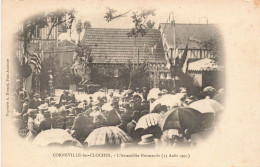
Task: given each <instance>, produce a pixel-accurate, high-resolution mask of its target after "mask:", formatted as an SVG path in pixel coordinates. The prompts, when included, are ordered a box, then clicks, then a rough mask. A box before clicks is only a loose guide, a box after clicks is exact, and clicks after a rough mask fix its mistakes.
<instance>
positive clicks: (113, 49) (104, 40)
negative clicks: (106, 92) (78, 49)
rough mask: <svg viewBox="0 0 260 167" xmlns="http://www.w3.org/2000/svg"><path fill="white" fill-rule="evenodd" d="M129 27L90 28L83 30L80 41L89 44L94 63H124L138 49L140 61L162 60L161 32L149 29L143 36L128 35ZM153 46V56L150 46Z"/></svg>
mask: <svg viewBox="0 0 260 167" xmlns="http://www.w3.org/2000/svg"><path fill="white" fill-rule="evenodd" d="M128 32H130V29H108V28H106V29H105V28H91V29H88V30H86V31H85V34H84V37H83V39H82V43H83V44H84V45H88V46H90V48H91V49H92V52H91V53H92V56H93V58H94V63H126V62H128V61H129V60H130V61H132V60H133V57H134V56H135V62H136V61H137V54H138V50H139V60H140V62H143V61H147V60H148V56H149V60H150V62H152V61H164V51H163V47H162V40H161V34H160V31H159V30H156V29H149V30H147V34H146V35H145V36H144V37H141V38H140V37H137V38H136V40H135V39H134V37H128V36H127V33H128ZM154 46H156V47H155V49H154V51H153V56H152V53H151V49H150V48H151V47H154ZM134 51H135V52H134Z"/></svg>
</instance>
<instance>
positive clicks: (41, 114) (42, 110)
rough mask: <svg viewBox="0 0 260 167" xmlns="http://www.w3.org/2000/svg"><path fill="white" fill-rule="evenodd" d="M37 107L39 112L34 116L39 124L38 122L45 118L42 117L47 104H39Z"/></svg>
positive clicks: (38, 123)
mask: <svg viewBox="0 0 260 167" xmlns="http://www.w3.org/2000/svg"><path fill="white" fill-rule="evenodd" d="M38 109H39V113H38V114H37V116H36V118H35V123H36V124H37V125H40V122H41V121H43V120H44V119H45V118H44V112H45V111H47V110H48V106H46V105H40V106H39V107H38Z"/></svg>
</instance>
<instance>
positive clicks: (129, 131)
mask: <svg viewBox="0 0 260 167" xmlns="http://www.w3.org/2000/svg"><path fill="white" fill-rule="evenodd" d="M135 127H136V123H135V122H134V121H133V120H132V121H131V122H129V123H128V124H127V127H126V131H127V134H128V135H129V136H132V134H133V132H134V131H135Z"/></svg>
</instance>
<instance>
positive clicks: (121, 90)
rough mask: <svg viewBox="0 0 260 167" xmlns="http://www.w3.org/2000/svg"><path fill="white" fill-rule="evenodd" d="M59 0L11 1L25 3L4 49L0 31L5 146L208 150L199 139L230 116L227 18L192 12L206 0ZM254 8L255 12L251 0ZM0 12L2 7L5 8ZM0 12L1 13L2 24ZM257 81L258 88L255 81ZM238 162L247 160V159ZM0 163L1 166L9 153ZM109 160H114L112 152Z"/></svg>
mask: <svg viewBox="0 0 260 167" xmlns="http://www.w3.org/2000/svg"><path fill="white" fill-rule="evenodd" d="M63 2H64V5H57V6H55V5H54V6H52V7H50V8H48V4H45V3H44V2H43V1H39V5H37V2H35V1H31V4H30V1H27V2H25V1H20V2H15V1H12V3H14V4H15V6H16V7H18V6H19V4H20V5H21V6H23V7H22V8H23V10H25V9H26V7H30V9H32V11H30V12H28V13H26V12H25V14H23V15H22V16H14V18H16V20H15V21H13V22H12V25H11V27H12V29H11V30H10V32H9V33H8V34H10V35H8V36H7V35H6V34H7V33H6V34H4V35H2V50H4V49H5V46H4V43H5V42H4V40H3V38H5V39H7V38H8V43H10V46H9V45H8V46H9V47H8V50H6V53H7V54H8V56H7V55H3V52H2V56H1V57H2V62H4V65H3V63H2V71H4V74H3V73H2V80H3V76H4V77H5V78H4V87H3V82H2V90H4V93H2V98H3V99H5V101H2V104H4V105H2V112H1V113H2V119H4V120H5V121H4V124H8V126H6V127H7V128H9V129H10V130H7V129H6V130H4V131H3V130H2V138H3V137H5V134H6V133H5V132H6V131H12V133H13V134H15V135H13V136H12V135H11V133H10V134H9V136H10V137H11V136H12V139H13V140H14V141H11V139H10V137H8V136H6V137H5V142H6V141H8V140H9V144H10V145H11V146H12V144H11V143H12V142H16V141H17V142H18V143H19V146H22V145H24V147H25V148H28V147H30V148H31V149H32V148H33V150H34V151H44V153H45V154H48V156H51V157H52V158H56V159H57V158H67V157H77V158H79V157H81V158H82V157H85V160H87V157H89V158H93V157H100V158H104V157H105V158H110V159H113V158H115V159H118V158H155V159H156V158H158V159H159V158H160V159H159V160H160V161H161V160H163V158H166V159H168V161H170V160H169V159H171V160H173V159H174V158H175V159H179V160H178V162H179V161H181V160H183V161H185V160H187V159H190V158H192V157H194V154H198V153H199V152H200V151H201V150H207V148H209V145H205V144H206V143H215V141H216V139H217V138H219V140H220V142H222V141H221V139H223V134H222V132H223V131H222V128H223V126H225V120H226V119H230V117H226V112H229V111H228V109H227V105H228V104H229V103H228V102H227V99H228V96H232V95H230V94H232V93H230V92H232V91H234V90H233V89H232V88H231V89H229V86H227V85H228V84H230V83H231V82H232V81H231V82H230V79H229V78H228V77H227V73H228V72H229V70H230V71H232V69H231V68H227V64H228V63H227V62H228V56H231V55H230V54H227V53H229V52H228V51H227V50H228V49H229V44H228V41H227V40H225V39H226V36H225V35H226V34H227V31H225V30H227V29H225V28H223V26H225V24H226V23H225V21H224V23H220V22H219V20H222V21H223V20H225V18H223V17H216V15H214V14H213V16H212V14H207V13H208V12H209V9H207V12H206V11H204V12H199V11H198V6H199V9H202V8H204V7H205V6H207V5H208V6H210V5H209V3H208V2H207V5H205V6H203V5H201V6H200V5H197V9H196V10H194V11H193V10H192V8H193V7H192V5H190V6H189V5H188V4H189V3H187V2H185V3H177V2H176V3H171V2H170V1H167V2H164V3H161V4H162V6H160V2H159V1H156V4H153V3H152V2H153V1H150V2H151V3H148V2H138V1H135V2H132V3H131V2H130V1H129V2H128V3H126V4H129V6H127V5H123V6H121V5H122V4H123V3H119V2H118V1H115V2H116V3H115V4H117V5H114V4H113V3H111V4H110V3H105V2H103V1H97V2H95V3H93V4H91V2H90V1H88V3H87V2H84V1H82V2H80V3H79V1H75V2H77V5H73V6H69V5H65V4H73V1H56V2H52V3H53V4H61V3H63ZM245 2H246V1H245ZM256 2H257V0H256V1H255V3H254V5H256ZM12 3H7V1H4V3H3V7H7V6H8V7H9V8H6V9H10V4H12ZM167 3H168V4H175V6H174V7H172V8H171V7H170V6H168V7H167ZM7 4H8V5H7ZM40 4H44V5H43V6H44V7H43V8H42V9H40V7H39V6H40ZM80 4H85V6H84V5H82V6H81V5H80ZM86 4H88V5H86ZM130 4H131V5H130ZM133 4H135V5H133ZM190 4H195V2H191V3H190ZM230 4H232V3H230ZM5 5H6V6H5ZM34 5H37V6H38V7H36V8H37V10H36V9H33V6H34ZM49 6H51V5H50V4H49ZM182 6H185V7H186V9H185V10H184V9H181V8H182ZM3 7H2V8H3ZM211 7H212V6H211ZM176 8H177V9H176ZM194 8H196V5H194ZM230 8H232V7H230ZM256 8H257V9H256ZM38 9H39V10H38ZM255 9H256V10H258V13H259V9H258V6H257V7H256V6H255ZM189 10H190V11H189ZM218 10H221V9H220V6H219V5H218ZM7 11H9V10H4V11H3V12H2V13H4V15H5V16H7V15H6V12H7ZM19 11H21V9H20V10H19ZM193 12H194V13H196V14H194V15H192V13H193ZM10 13H11V12H10ZM16 15H19V14H16ZM10 17H11V16H10ZM3 18H4V17H3V14H2V25H4V24H5V22H4V21H3ZM216 18H217V19H216ZM258 19H259V17H258ZM258 23H259V22H258ZM258 26H259V25H258ZM3 30H7V29H3V28H2V34H3ZM258 41H259V40H258ZM3 56H6V57H3ZM229 62H230V61H229ZM256 62H257V60H256ZM258 68H259V63H258ZM233 70H234V68H233ZM236 73H239V72H238V71H236ZM230 78H231V77H230ZM258 79H259V76H258ZM227 81H229V82H227ZM257 82H258V83H259V80H258V81H257ZM232 83H233V82H232ZM233 88H234V87H233ZM256 89H257V90H258V93H259V85H258V86H257V87H256ZM227 92H228V93H227ZM3 94H4V96H3ZM227 95H228V96H227ZM241 98H242V97H241ZM257 99H258V98H257V97H256V98H255V100H257ZM258 100H259V99H258ZM3 108H4V110H3ZM229 109H230V108H229ZM256 109H257V110H258V111H259V107H258V108H256ZM239 118H240V119H242V118H241V117H239ZM222 119H224V121H222ZM230 125H232V123H231V122H230ZM258 125H259V124H258ZM233 126H234V124H233V125H232V126H230V127H233ZM3 128H4V127H3V121H2V129H3ZM257 129H258V130H259V126H258V128H257ZM3 132H4V133H3ZM8 133H9V132H8ZM234 134H235V133H234ZM256 134H257V138H258V139H259V133H258V132H257V133H256ZM212 136H213V137H212ZM224 136H225V135H224ZM225 137H226V136H225ZM227 137H228V136H227ZM215 138H216V139H215ZM240 139H241V138H240ZM223 141H224V139H223ZM225 141H226V140H225ZM227 141H228V140H227ZM229 142H230V141H229ZM258 146H259V144H258ZM2 147H3V142H2ZM211 147H215V148H216V149H217V147H218V145H217V143H215V145H211ZM221 147H222V146H221ZM196 149H199V150H200V151H198V152H197V153H196V151H194V150H196ZM211 149H213V148H210V150H211ZM58 150H61V151H58ZM70 150H72V151H70ZM163 150H165V153H162V151H163ZM166 150H171V151H170V152H167V151H166ZM2 151H3V150H2ZM24 151H25V150H24ZM63 151H65V153H64V152H63ZM75 151H76V154H75V153H74V152H75ZM125 151H126V152H127V153H125ZM129 151H130V152H129ZM142 151H144V152H145V153H142ZM179 151H180V152H181V153H180V152H179ZM222 151H224V150H222ZM8 152H9V151H8ZM30 152H31V153H33V152H32V151H30ZM96 152H97V153H96ZM158 152H160V153H158ZM194 152H195V153H194ZM257 154H258V155H259V147H258V151H257ZM38 156H40V154H39V155H38ZM204 156H205V155H204ZM8 157H12V156H8ZM195 157H196V156H195ZM48 158H50V157H48ZM201 158H202V157H201ZM32 159H33V158H32ZM5 160H7V159H6V158H5ZM93 160H94V159H93ZM8 161H12V160H11V159H8ZM23 161H25V160H23ZM30 161H33V160H30ZM96 161H97V160H96ZM106 161H107V162H108V161H109V159H107V160H106ZM106 161H105V162H106ZM128 161H129V160H128ZM113 162H115V161H113ZM129 162H131V161H129ZM258 162H259V161H258ZM165 163H166V162H165ZM224 163H225V164H229V163H226V161H223V162H222V163H221V164H222V165H223V164H224ZM243 163H245V165H246V166H247V165H248V164H246V163H247V160H246V161H245V160H243ZM2 164H3V162H2ZM4 164H6V165H7V166H8V163H7V161H6V162H5V163H4ZM12 164H13V165H11V166H15V163H14V162H13V163H12ZM176 164H179V163H176ZM239 164H240V163H239ZM16 165H18V166H19V163H17V164H16ZM118 165H119V164H117V166H118ZM129 165H130V164H128V165H126V164H125V165H122V164H121V165H120V166H129ZM157 165H158V164H157ZM157 165H156V166H157ZM169 165H171V164H169ZM173 165H174V164H173ZM183 165H184V166H186V165H188V166H190V165H192V163H191V162H187V164H186V165H185V163H183ZM204 165H205V164H204ZM208 165H209V164H208ZM215 165H216V166H218V165H220V164H219V163H216V164H215ZM229 165H231V164H229ZM258 165H259V164H258ZM31 166H34V165H33V164H31ZM36 166H37V165H36ZM39 166H41V165H39ZM107 166H113V165H112V161H111V164H110V163H109V165H108V164H107ZM130 166H131V165H130ZM138 166H140V164H139V165H138ZM158 166H160V165H158ZM198 166H200V165H198ZM213 166H214V165H213Z"/></svg>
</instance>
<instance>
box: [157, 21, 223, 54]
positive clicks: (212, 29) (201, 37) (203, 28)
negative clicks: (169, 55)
mask: <svg viewBox="0 0 260 167" xmlns="http://www.w3.org/2000/svg"><path fill="white" fill-rule="evenodd" d="M173 27H175V34H176V46H177V47H178V48H181V49H182V48H185V46H186V44H187V42H188V40H189V48H191V49H192V48H194V49H198V48H200V47H201V46H202V45H201V42H205V41H207V40H210V39H216V40H220V38H221V37H220V32H219V30H218V28H217V26H216V25H215V24H175V26H174V25H171V24H170V23H161V24H160V27H159V28H160V30H161V33H162V35H163V37H164V38H165V40H166V42H167V45H168V47H170V48H174V39H173V31H174V30H173Z"/></svg>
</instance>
